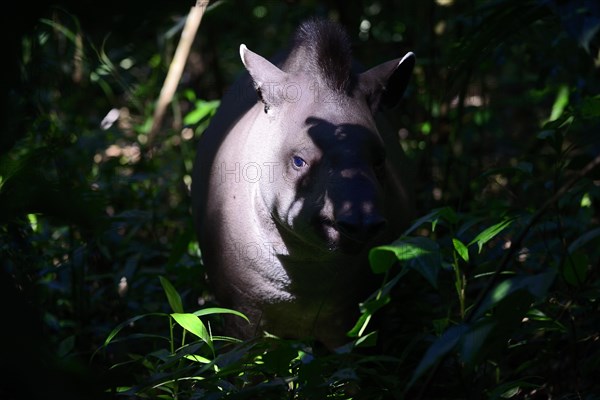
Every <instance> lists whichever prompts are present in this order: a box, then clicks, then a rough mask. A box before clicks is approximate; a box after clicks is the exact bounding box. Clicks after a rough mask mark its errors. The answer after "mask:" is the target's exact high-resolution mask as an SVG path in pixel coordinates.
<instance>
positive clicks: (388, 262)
mask: <svg viewBox="0 0 600 400" xmlns="http://www.w3.org/2000/svg"><path fill="white" fill-rule="evenodd" d="M396 261H404V262H405V265H406V266H407V267H408V268H411V269H413V270H415V271H417V272H419V273H420V274H421V275H422V276H423V277H424V278H425V279H426V280H427V281H428V282H429V283H431V285H433V287H437V275H438V272H439V269H440V268H441V266H442V257H441V254H440V249H439V246H438V244H437V243H436V242H434V241H433V240H431V239H428V238H426V237H422V236H417V237H402V238H400V239H398V240H396V241H394V242H393V243H392V244H391V245H385V246H378V247H374V248H372V249H371V251H370V252H369V262H370V264H371V269H372V270H373V272H374V273H376V274H379V273H383V272H385V271H387V270H388V269H389V268H390V267H391V266H392V265H393V264H394V263H395V262H396Z"/></svg>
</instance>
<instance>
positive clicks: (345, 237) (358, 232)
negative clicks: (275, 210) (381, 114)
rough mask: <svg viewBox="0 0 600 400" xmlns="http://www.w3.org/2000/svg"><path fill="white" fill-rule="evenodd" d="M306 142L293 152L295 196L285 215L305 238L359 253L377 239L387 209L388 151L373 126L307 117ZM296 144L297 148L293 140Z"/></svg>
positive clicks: (319, 245) (326, 247)
mask: <svg viewBox="0 0 600 400" xmlns="http://www.w3.org/2000/svg"><path fill="white" fill-rule="evenodd" d="M305 127H306V131H305V132H306V133H305V134H306V136H307V137H306V140H305V141H304V146H302V147H301V148H299V149H297V150H292V151H291V153H290V154H289V161H288V162H289V165H290V167H289V169H290V171H291V172H292V174H290V175H288V176H293V177H294V180H295V182H294V185H293V186H294V196H293V199H292V198H289V200H290V202H289V204H287V207H286V205H284V204H283V203H285V200H284V201H283V202H282V203H280V206H283V208H284V210H285V211H283V210H280V213H281V212H282V211H283V214H284V215H283V217H284V218H283V220H285V221H287V225H288V227H289V228H291V230H292V231H293V232H294V233H295V234H296V236H299V237H300V239H301V240H302V241H303V242H309V243H311V244H312V245H314V246H315V247H317V248H320V249H322V250H326V251H329V252H332V251H333V252H341V253H346V254H354V253H358V252H361V251H363V250H364V249H365V247H367V245H369V244H373V243H374V242H376V239H377V237H378V235H379V234H380V233H381V232H382V230H383V228H384V226H385V225H386V222H387V221H386V219H385V215H384V211H383V184H384V182H383V181H384V179H385V167H384V166H385V151H384V148H383V145H382V142H381V139H380V137H379V136H378V134H377V133H376V131H375V130H374V128H367V127H365V126H363V125H361V124H350V123H348V124H345V123H342V124H333V123H331V122H328V121H325V120H323V119H320V118H316V117H309V118H307V119H306V120H305ZM292 148H294V147H293V146H292Z"/></svg>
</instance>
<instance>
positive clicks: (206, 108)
mask: <svg viewBox="0 0 600 400" xmlns="http://www.w3.org/2000/svg"><path fill="white" fill-rule="evenodd" d="M219 104H220V101H219V100H211V101H205V100H198V101H197V102H196V108H195V109H194V110H192V111H190V112H189V113H188V114H187V115H186V116H185V117H184V118H183V123H184V124H186V125H194V124H197V123H198V122H200V121H202V120H203V119H204V118H206V117H207V116H208V115H209V114H214V113H215V111H216V110H217V108H218V107H219Z"/></svg>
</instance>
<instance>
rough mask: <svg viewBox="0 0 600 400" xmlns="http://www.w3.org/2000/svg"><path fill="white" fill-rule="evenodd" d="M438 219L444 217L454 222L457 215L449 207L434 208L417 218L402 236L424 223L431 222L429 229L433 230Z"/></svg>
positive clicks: (451, 222)
mask: <svg viewBox="0 0 600 400" xmlns="http://www.w3.org/2000/svg"><path fill="white" fill-rule="evenodd" d="M440 219H444V220H446V221H447V222H449V223H450V224H455V223H456V222H457V221H458V216H457V215H456V213H455V212H454V210H453V209H452V208H451V207H442V208H436V209H434V210H433V211H431V212H430V213H429V214H427V215H424V216H422V217H421V218H419V219H417V220H416V221H415V222H414V223H413V224H412V226H411V227H410V228H408V229H407V230H406V231H404V233H403V234H402V236H408V235H409V234H410V233H412V232H413V231H415V230H416V229H417V228H418V227H420V226H421V225H423V224H425V223H431V230H432V231H435V227H436V225H437V223H438V221H439V220H440Z"/></svg>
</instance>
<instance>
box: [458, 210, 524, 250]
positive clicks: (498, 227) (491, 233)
mask: <svg viewBox="0 0 600 400" xmlns="http://www.w3.org/2000/svg"><path fill="white" fill-rule="evenodd" d="M513 221H514V219H510V218H509V219H505V220H503V221H501V222H498V223H497V224H495V225H492V226H490V227H489V228H487V229H485V230H484V231H483V232H481V233H480V234H479V235H477V236H476V237H475V239H473V240H472V241H471V242H470V243H469V244H468V246H471V245H472V244H474V243H477V246H478V247H479V252H480V253H481V249H482V248H483V245H484V244H486V243H487V242H489V241H490V240H492V239H493V238H494V237H495V236H496V235H498V234H499V233H500V232H502V231H503V230H504V229H506V228H507V227H508V226H509V225H510V224H512V223H513Z"/></svg>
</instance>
